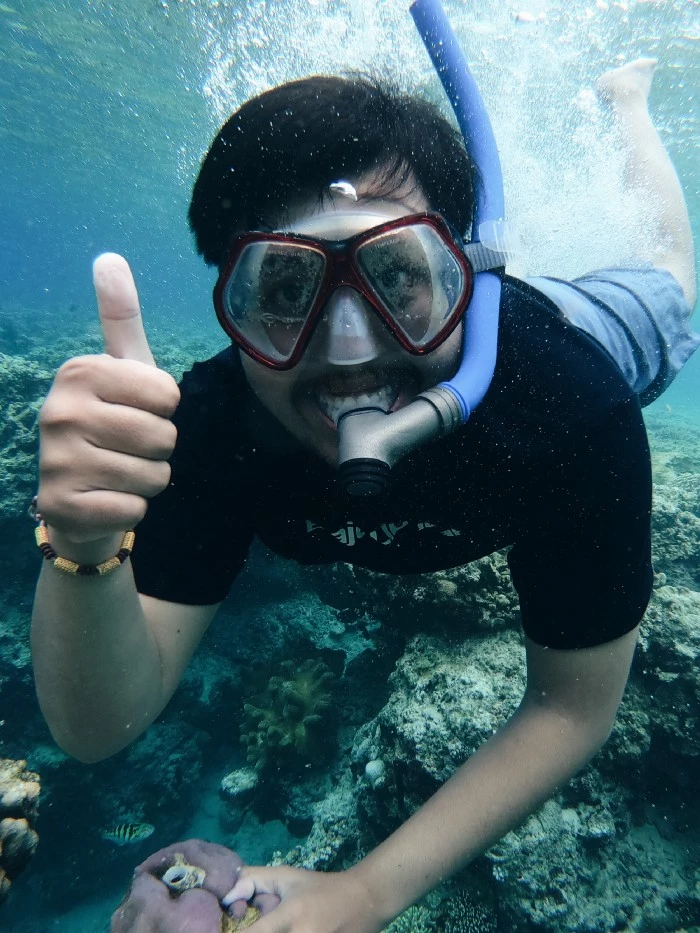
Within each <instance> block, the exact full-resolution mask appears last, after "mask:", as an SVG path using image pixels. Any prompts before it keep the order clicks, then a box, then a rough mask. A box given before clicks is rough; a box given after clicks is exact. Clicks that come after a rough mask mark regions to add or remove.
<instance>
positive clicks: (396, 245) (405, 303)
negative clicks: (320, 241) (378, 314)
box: [356, 223, 466, 349]
mask: <svg viewBox="0 0 700 933" xmlns="http://www.w3.org/2000/svg"><path fill="white" fill-rule="evenodd" d="M356 261H357V264H358V266H359V267H360V269H361V270H362V272H363V275H364V278H365V280H366V282H367V284H368V285H369V286H370V287H371V288H372V291H373V292H374V294H375V296H376V298H377V299H378V300H379V302H380V303H381V304H382V306H383V307H384V309H385V310H386V311H387V313H388V314H389V315H390V316H391V318H392V320H393V321H394V323H395V324H396V326H397V327H398V328H399V330H401V331H402V333H403V334H404V336H405V337H406V339H407V340H408V341H409V342H410V343H412V344H413V345H414V346H415V347H416V348H417V349H418V348H421V347H424V346H427V345H428V344H429V343H430V342H431V341H432V340H434V339H435V337H437V336H438V335H439V334H440V332H441V331H443V330H444V329H445V328H447V327H448V326H449V325H450V323H451V321H452V319H453V315H454V314H455V312H456V311H457V308H458V307H459V304H460V301H461V299H462V298H463V296H464V292H465V289H466V282H465V276H464V272H463V271H462V267H461V266H460V265H459V263H458V262H457V260H456V259H455V257H454V256H453V255H452V253H451V251H450V249H449V248H448V246H447V245H446V244H445V242H444V241H443V239H442V237H441V236H440V234H439V233H438V232H437V231H436V230H435V229H434V228H433V227H431V226H430V225H429V224H426V223H416V224H411V225H410V226H406V227H401V228H397V229H395V230H389V231H387V232H385V233H381V234H379V235H378V236H376V237H372V238H371V239H367V240H365V241H364V242H363V243H362V245H361V246H360V248H359V249H358V250H357V254H356Z"/></svg>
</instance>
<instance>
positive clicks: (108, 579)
mask: <svg viewBox="0 0 700 933" xmlns="http://www.w3.org/2000/svg"><path fill="white" fill-rule="evenodd" d="M94 279H95V289H96V292H97V303H98V308H99V312H100V321H101V324H102V330H103V334H104V338H105V350H106V352H105V353H104V354H102V355H99V356H83V357H75V358H74V359H72V360H69V361H68V362H67V363H65V364H64V365H63V366H62V367H61V368H60V370H59V371H58V373H57V375H56V379H55V380H54V384H53V386H52V388H51V391H50V393H49V395H48V397H47V399H46V401H45V403H44V405H43V407H42V411H41V417H40V419H39V424H40V435H41V450H40V457H39V474H40V483H39V494H38V505H39V510H40V511H41V513H42V516H43V517H44V518H45V520H46V522H47V524H48V530H49V538H50V541H51V544H52V546H53V548H54V550H55V551H56V552H57V553H58V554H59V555H60V556H61V557H65V558H68V559H69V560H73V561H76V562H77V563H80V564H98V563H101V562H102V561H104V560H106V559H107V558H109V557H113V556H114V554H116V552H117V550H118V549H119V544H120V542H121V538H122V535H123V532H124V530H125V529H127V528H134V527H135V526H137V525H138V523H139V522H140V521H141V520H142V519H143V517H144V515H145V514H146V510H147V508H148V501H149V500H150V499H151V498H152V497H153V496H156V495H158V493H160V492H161V491H162V490H163V489H165V487H166V486H167V485H168V483H169V482H170V465H169V462H168V460H169V458H170V456H171V454H172V451H173V448H174V446H175V441H176V436H177V432H176V429H175V426H174V424H173V422H172V420H171V418H172V415H173V412H174V411H175V409H176V407H177V405H178V403H179V400H180V392H179V389H178V387H177V385H176V383H175V380H174V379H173V378H172V377H171V376H169V375H168V374H167V373H165V372H162V371H161V370H159V369H157V368H156V366H155V362H154V359H153V355H152V354H151V351H150V348H149V346H148V341H147V339H146V334H145V332H144V329H143V322H142V319H141V310H140V308H139V302H138V295H137V293H136V286H135V284H134V280H133V277H132V275H131V271H130V269H129V267H128V265H127V263H126V261H125V260H124V259H122V258H121V257H120V256H115V255H113V254H106V255H103V256H101V257H99V258H98V260H97V261H96V262H95V275H94ZM138 547H139V543H138V529H137V541H136V548H137V549H138ZM215 611H216V606H182V605H178V604H175V603H168V602H162V601H160V600H157V599H150V598H148V597H139V594H138V593H137V591H136V586H135V583H134V578H133V575H132V569H131V563H130V561H127V562H126V563H125V564H123V565H122V566H121V567H119V568H118V569H117V570H115V571H114V572H113V573H110V574H108V575H106V576H82V575H81V576H71V575H68V574H64V573H62V572H60V571H59V570H57V569H56V568H55V567H53V566H51V565H50V564H48V563H44V565H43V567H42V570H41V576H40V578H39V583H38V585H37V590H36V598H35V604H34V615H33V619H32V655H33V661H34V675H35V681H36V688H37V694H38V697H39V703H40V705H41V709H42V712H43V713H44V716H45V718H46V720H47V722H48V725H49V728H50V729H51V732H52V734H53V736H54V738H55V739H56V741H57V742H58V743H59V745H61V746H62V747H63V748H64V749H65V751H67V752H68V753H69V754H71V755H74V756H75V757H76V758H79V759H81V760H82V761H98V760H99V759H101V758H106V757H107V756H109V755H112V754H114V753H115V752H117V751H119V750H120V749H121V748H123V747H124V746H125V745H128V744H129V742H131V741H133V739H135V738H136V737H137V736H138V735H139V734H140V733H141V732H142V731H143V730H144V729H145V728H146V726H148V725H149V723H151V722H152V721H153V720H154V719H155V717H156V716H157V715H158V713H159V712H160V711H161V710H162V709H163V707H164V706H165V704H166V703H167V701H168V700H169V698H170V696H171V695H172V693H173V691H174V690H175V687H176V686H177V683H178V681H179V679H180V677H181V675H182V672H183V670H184V668H185V665H186V664H187V661H188V660H189V658H190V656H191V655H192V652H193V651H194V649H195V647H196V645H197V643H198V642H199V640H200V638H201V637H202V635H203V634H204V631H205V630H206V627H207V625H208V624H209V621H210V620H211V618H212V616H213V615H214V612H215Z"/></svg>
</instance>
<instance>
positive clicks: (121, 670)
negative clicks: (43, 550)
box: [31, 533, 163, 761]
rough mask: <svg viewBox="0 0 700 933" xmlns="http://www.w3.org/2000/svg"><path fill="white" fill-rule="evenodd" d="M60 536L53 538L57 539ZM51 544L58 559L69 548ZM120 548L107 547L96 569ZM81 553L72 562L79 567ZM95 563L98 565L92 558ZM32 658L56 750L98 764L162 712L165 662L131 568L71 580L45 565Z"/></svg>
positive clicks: (111, 544)
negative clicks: (59, 748) (76, 561)
mask: <svg viewBox="0 0 700 933" xmlns="http://www.w3.org/2000/svg"><path fill="white" fill-rule="evenodd" d="M54 535H55V533H54ZM54 540H55V542H56V545H57V550H59V553H66V548H67V545H66V544H65V543H64V542H60V543H61V544H62V547H61V548H59V547H58V544H59V541H60V537H59V536H57V535H56V536H55V537H54ZM117 548H118V543H117V544H116V546H115V544H114V542H113V541H110V542H105V545H104V552H105V553H104V554H98V555H95V553H94V551H93V556H92V559H91V560H90V562H98V561H100V560H103V559H104V558H105V557H107V556H110V555H111V554H114V553H115V551H116V550H117ZM78 550H79V549H75V548H73V549H72V551H71V552H70V554H69V556H71V557H73V558H74V559H76V560H80V554H78V552H77V551H78ZM95 558H96V559H95ZM31 642H32V659H33V665H34V675H35V681H36V688H37V695H38V698H39V704H40V706H41V709H42V712H43V714H44V716H45V718H46V721H47V723H48V725H49V728H50V729H51V732H52V734H53V736H54V738H55V739H56V741H57V742H58V744H59V745H60V746H61V747H62V748H63V749H64V750H65V751H66V752H68V753H69V754H71V755H73V756H75V757H76V758H79V759H80V760H82V761H97V760H99V759H101V758H105V757H107V756H109V755H111V754H114V753H115V752H117V751H119V750H120V749H121V748H123V747H124V746H125V745H127V744H128V743H129V742H131V741H132V740H133V739H134V738H135V737H136V736H137V735H138V734H139V733H140V732H142V731H143V729H145V728H146V726H148V725H149V724H150V722H152V720H153V719H154V718H155V716H157V714H158V712H159V711H160V709H161V707H162V705H163V699H162V696H163V690H162V676H161V663H160V656H159V652H158V646H157V643H156V641H155V639H154V638H153V637H152V635H151V633H150V631H149V628H148V625H147V621H146V618H145V616H144V613H143V610H142V608H141V603H140V600H139V595H138V593H137V591H136V586H135V584H134V579H133V574H132V571H131V564H130V562H129V561H127V562H126V563H125V564H124V565H123V566H122V567H120V568H119V569H118V570H116V571H115V572H113V573H110V574H108V575H106V576H104V577H84V576H81V577H74V576H69V575H67V574H64V573H60V572H58V571H56V570H55V569H54V568H53V567H52V566H50V565H49V564H48V563H44V566H43V567H42V570H41V575H40V577H39V582H38V584H37V590H36V597H35V602H34V613H33V617H32V637H31Z"/></svg>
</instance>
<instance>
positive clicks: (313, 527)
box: [306, 518, 462, 547]
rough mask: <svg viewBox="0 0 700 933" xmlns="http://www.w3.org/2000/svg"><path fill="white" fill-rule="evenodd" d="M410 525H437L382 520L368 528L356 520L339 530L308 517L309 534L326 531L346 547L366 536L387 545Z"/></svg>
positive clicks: (453, 534) (450, 534)
mask: <svg viewBox="0 0 700 933" xmlns="http://www.w3.org/2000/svg"><path fill="white" fill-rule="evenodd" d="M409 525H413V526H414V527H415V528H416V530H417V531H425V530H426V529H427V528H435V527H436V526H435V525H434V524H433V523H432V522H399V523H398V524H394V523H393V522H382V524H381V525H379V527H377V528H372V529H366V528H360V526H359V525H358V524H357V523H356V522H353V521H349V522H346V523H345V524H344V525H343V526H342V527H341V528H338V530H337V531H329V529H328V528H324V527H323V525H319V524H318V522H312V521H310V520H309V519H308V518H307V519H306V532H307V534H311V533H312V532H314V531H325V532H326V533H327V534H330V535H331V537H332V538H335V540H336V541H338V542H339V543H340V544H344V545H345V546H346V547H354V545H355V544H357V542H358V541H360V540H361V539H362V538H365V537H368V538H371V539H372V540H373V541H376V542H377V544H382V545H384V546H385V547H386V546H388V545H390V544H393V543H394V540H395V538H396V536H397V535H398V534H399V532H401V531H403V529H404V528H408V527H409ZM438 533H439V534H441V535H443V536H444V537H446V538H458V537H459V536H460V535H461V533H462V532H461V531H460V530H459V529H458V528H446V529H445V530H444V531H440V532H438Z"/></svg>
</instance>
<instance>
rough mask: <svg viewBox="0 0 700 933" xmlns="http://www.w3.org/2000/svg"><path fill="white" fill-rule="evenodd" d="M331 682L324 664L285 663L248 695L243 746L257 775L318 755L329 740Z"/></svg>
mask: <svg viewBox="0 0 700 933" xmlns="http://www.w3.org/2000/svg"><path fill="white" fill-rule="evenodd" d="M333 680H334V675H333V674H332V672H331V671H330V670H329V668H328V667H327V666H326V665H325V664H324V662H323V661H320V660H313V659H309V660H307V661H303V662H301V663H300V664H295V663H294V662H292V661H283V662H282V664H281V665H280V667H279V673H275V674H273V675H272V676H270V677H269V678H267V682H266V683H265V686H264V688H263V690H262V691H259V692H257V693H252V694H249V695H248V697H247V702H246V703H245V704H244V707H243V708H244V710H245V718H244V721H243V723H242V725H241V741H242V742H243V743H244V744H245V745H246V746H247V748H248V761H249V763H250V764H251V765H253V766H254V767H255V769H256V771H263V770H264V769H265V768H268V767H270V766H271V765H273V764H278V763H279V761H280V759H281V758H282V757H284V759H285V760H286V761H287V762H288V763H290V762H293V761H297V762H298V763H303V764H306V763H310V762H312V761H314V760H315V759H317V758H318V757H319V756H320V755H321V753H322V747H321V746H322V740H324V739H325V740H326V741H327V740H328V733H327V730H326V728H325V727H326V726H327V720H328V715H329V712H330V707H331V684H332V682H333Z"/></svg>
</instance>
